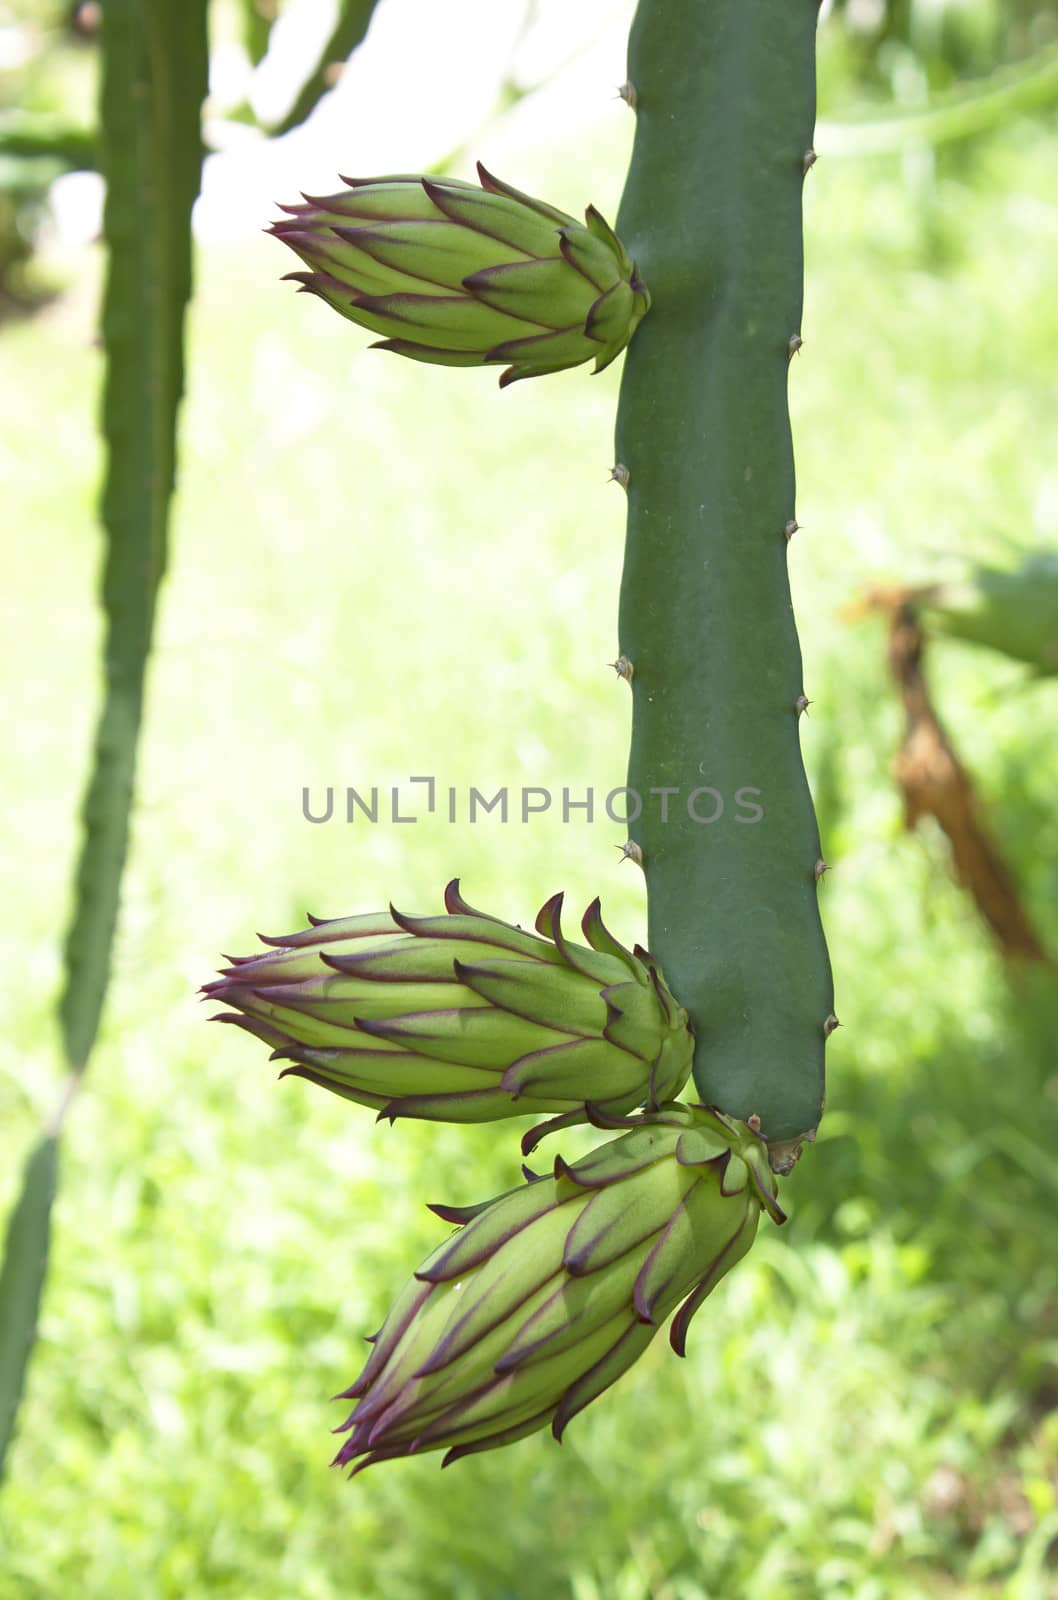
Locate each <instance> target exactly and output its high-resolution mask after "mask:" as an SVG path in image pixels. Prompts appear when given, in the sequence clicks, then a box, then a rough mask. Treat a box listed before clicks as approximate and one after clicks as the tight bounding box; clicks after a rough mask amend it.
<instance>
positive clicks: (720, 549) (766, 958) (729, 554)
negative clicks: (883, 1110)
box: [617, 0, 833, 1168]
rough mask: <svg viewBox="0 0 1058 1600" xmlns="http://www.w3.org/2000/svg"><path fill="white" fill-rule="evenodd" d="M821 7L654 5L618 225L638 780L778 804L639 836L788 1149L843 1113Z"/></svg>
mask: <svg viewBox="0 0 1058 1600" xmlns="http://www.w3.org/2000/svg"><path fill="white" fill-rule="evenodd" d="M817 12H818V7H817V4H816V0H759V3H758V4H757V5H754V6H747V5H746V4H745V0H711V3H710V4H709V5H708V6H705V7H703V6H701V5H700V4H699V3H698V0H641V4H640V6H639V10H638V12H637V15H636V20H635V24H634V27H633V30H632V37H631V42H630V51H629V74H628V75H629V80H630V82H631V83H632V84H633V85H634V89H635V97H634V98H635V104H636V113H635V114H636V119H637V120H636V136H635V147H634V151H633V156H632V164H631V170H630V172H629V177H628V183H627V186H626V189H625V194H624V199H623V201H622V205H621V212H620V220H619V227H620V231H621V235H622V238H623V239H624V240H625V241H626V244H627V246H628V248H629V249H630V251H631V253H632V254H633V255H634V256H635V257H636V259H637V261H638V263H639V265H640V268H641V270H642V272H643V274H644V276H645V277H646V278H647V279H648V281H649V282H650V286H651V291H652V294H653V310H652V312H651V315H650V316H649V317H648V318H647V319H646V321H645V322H644V323H643V325H642V327H641V328H640V330H639V332H638V334H637V337H636V339H635V341H634V343H633V344H632V345H631V347H630V349H629V352H628V357H627V363H626V367H625V372H624V378H623V383H622V387H621V400H620V411H619V416H618V424H617V460H618V461H619V462H620V463H621V465H622V466H623V467H624V468H626V469H627V494H628V543H627V551H626V560H625V571H624V579H623V584H622V591H621V617H620V652H621V655H622V657H624V658H625V659H626V660H628V661H629V662H630V663H631V664H632V667H633V669H634V675H633V676H632V677H631V690H632V696H633V733H632V752H631V760H630V769H629V770H630V776H629V783H630V785H631V787H632V788H633V789H634V790H636V791H637V792H639V793H640V794H642V795H644V796H647V795H648V794H649V793H650V791H651V790H652V789H661V788H664V787H666V786H672V787H673V788H678V789H680V790H682V792H683V793H684V794H686V793H687V790H688V787H691V788H693V787H694V786H695V785H702V786H706V785H708V786H711V787H713V788H715V789H716V790H717V791H719V793H720V794H722V795H724V794H730V793H732V792H735V791H737V790H739V789H740V788H745V789H752V790H755V791H757V794H756V796H755V800H756V803H757V804H758V805H759V807H760V809H761V812H762V815H761V817H760V819H759V820H758V821H757V822H755V823H754V822H747V821H742V820H738V819H736V818H735V817H734V816H728V815H727V814H725V815H724V816H722V817H721V818H720V819H718V820H717V821H716V822H715V823H713V824H712V825H703V824H702V823H700V822H698V821H696V820H694V819H693V818H692V817H691V816H690V815H689V813H688V811H687V809H686V808H685V807H676V806H675V805H674V806H673V807H672V808H671V810H670V812H669V816H668V820H667V821H663V820H662V809H661V807H660V806H650V805H644V808H643V812H642V816H641V818H640V820H639V821H637V822H636V823H634V824H633V825H632V829H631V831H632V834H633V838H634V841H635V843H637V844H638V845H639V846H640V848H641V850H642V856H643V866H644V870H645V873H646V881H647V890H648V896H649V926H650V935H649V942H650V947H651V950H652V951H653V953H654V954H655V955H656V957H657V959H658V960H659V961H660V963H661V964H662V966H663V968H664V970H665V973H666V977H667V979H668V981H669V983H670V984H671V985H672V988H673V991H674V993H675V994H676V995H677V996H678V997H679V999H680V1002H681V1004H683V1005H685V1006H686V1007H687V1009H688V1011H689V1013H690V1015H691V1019H692V1024H693V1026H694V1029H695V1033H696V1036H697V1037H696V1054H695V1066H694V1073H695V1080H696V1083H697V1086H698V1090H699V1093H700V1095H701V1097H702V1099H703V1100H704V1101H705V1102H706V1103H707V1104H710V1105H716V1106H719V1107H720V1108H721V1109H722V1110H724V1111H726V1112H728V1113H730V1114H731V1115H733V1116H736V1117H740V1118H742V1119H744V1120H745V1119H748V1118H749V1117H750V1116H753V1115H755V1116H758V1117H759V1118H760V1121H761V1126H762V1128H763V1132H764V1134H765V1137H766V1138H767V1139H768V1141H769V1143H770V1145H771V1148H772V1158H773V1161H774V1162H775V1163H776V1165H777V1166H778V1167H780V1168H782V1167H784V1166H786V1165H788V1164H789V1163H790V1161H791V1160H792V1159H793V1157H794V1156H795V1154H796V1150H797V1148H798V1142H799V1141H800V1140H801V1139H802V1138H804V1137H806V1136H811V1134H812V1132H813V1131H814V1129H815V1127H816V1125H817V1123H818V1121H819V1118H820V1115H821V1112H822V1101H823V1055H824V1042H825V1037H826V1034H827V1032H828V1031H830V1029H831V1028H832V1027H833V1015H832V1013H833V1001H832V987H831V975H830V964H829V960H828V956H827V950H826V944H825V941H824V938H823V932H822V927H821V924H820V917H819V910H818V905H817V896H818V893H819V884H820V881H821V880H820V877H819V875H818V873H817V864H818V863H820V862H821V861H822V855H823V852H822V851H821V849H820V845H819V837H818V830H817V827H816V821H815V815H814V812H813V807H812V800H811V796H810V794H809V790H808V785H807V781H806V778H805V773H804V767H803V764H802V760H801V752H800V743H799V735H798V723H799V721H800V707H801V702H802V697H803V696H804V694H805V684H804V683H803V681H802V675H801V656H800V649H799V645H798V639H797V632H796V628H795V625H794V619H793V612H792V609H791V603H790V588H789V580H788V576H787V552H788V547H789V543H790V534H791V533H792V532H793V531H794V529H795V528H796V508H795V500H794V470H793V451H792V445H791V436H790V422H789V414H788V408H787V394H786V389H787V368H788V364H789V361H790V358H791V355H792V354H793V353H795V352H796V350H797V349H798V348H799V345H800V330H801V303H802V280H803V256H802V236H801V188H802V183H803V181H804V175H805V173H806V171H807V169H808V168H809V167H810V165H811V161H810V159H808V157H809V153H810V150H811V144H812V129H813V120H814V114H815V30H816V17H817ZM700 814H705V813H700Z"/></svg>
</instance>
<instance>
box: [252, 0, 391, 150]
mask: <svg viewBox="0 0 1058 1600" xmlns="http://www.w3.org/2000/svg"><path fill="white" fill-rule="evenodd" d="M377 4H378V0H339V5H338V15H337V17H336V18H335V22H334V26H333V28H332V29H331V31H330V33H329V34H328V36H327V38H326V40H325V41H324V44H323V47H322V49H321V50H320V54H319V57H318V59H317V62H316V65H315V67H314V68H313V69H312V72H311V73H310V74H309V76H308V77H307V78H306V80H305V82H304V83H303V84H302V86H301V88H300V89H299V90H298V92H297V94H296V95H295V97H294V103H293V105H292V106H291V107H290V110H289V111H288V112H287V113H286V115H285V116H283V117H280V119H279V121H278V122H276V123H273V124H272V126H271V127H270V128H269V129H268V130H267V131H268V133H270V134H272V135H273V136H274V137H276V138H278V137H279V136H280V135H282V134H284V133H290V132H291V130H292V129H294V128H297V127H300V125H301V124H302V123H303V122H304V121H305V120H306V119H307V118H308V117H309V116H311V114H312V112H313V111H315V109H316V107H317V105H318V104H319V102H320V101H321V100H322V99H323V97H324V95H325V94H326V93H327V91H328V90H329V89H333V88H334V86H335V84H336V83H337V81H338V78H339V77H340V76H341V72H342V69H343V67H344V66H345V63H346V62H347V61H348V59H349V57H350V56H351V55H352V53H353V51H354V50H356V49H357V48H358V47H359V46H360V45H361V44H362V43H363V41H364V39H365V37H366V36H367V30H368V28H369V27H370V26H371V18H372V17H373V16H374V14H375V6H376V5H377Z"/></svg>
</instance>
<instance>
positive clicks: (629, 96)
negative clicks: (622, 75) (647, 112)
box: [617, 82, 639, 111]
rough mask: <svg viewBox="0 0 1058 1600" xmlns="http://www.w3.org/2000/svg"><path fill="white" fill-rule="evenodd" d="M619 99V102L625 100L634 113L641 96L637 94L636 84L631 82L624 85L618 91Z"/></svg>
mask: <svg viewBox="0 0 1058 1600" xmlns="http://www.w3.org/2000/svg"><path fill="white" fill-rule="evenodd" d="M617 98H618V99H619V100H623V101H624V103H625V105H626V106H627V107H628V109H629V110H630V111H634V110H635V108H636V105H637V104H638V101H639V96H638V95H637V94H636V86H635V84H634V83H629V82H625V83H622V84H621V86H620V88H619V89H618V91H617Z"/></svg>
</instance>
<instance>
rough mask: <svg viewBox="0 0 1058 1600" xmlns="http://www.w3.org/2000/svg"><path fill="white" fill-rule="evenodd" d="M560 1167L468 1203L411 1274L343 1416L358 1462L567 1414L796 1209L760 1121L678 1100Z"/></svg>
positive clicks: (479, 1441) (509, 1433)
mask: <svg viewBox="0 0 1058 1600" xmlns="http://www.w3.org/2000/svg"><path fill="white" fill-rule="evenodd" d="M629 1125H630V1126H631V1127H632V1131H631V1132H629V1133H626V1134H624V1135H623V1137H621V1138H618V1139H614V1140H611V1141H610V1142H609V1143H607V1144H604V1145H602V1146H600V1147H599V1148H598V1149H596V1150H594V1151H592V1153H591V1154H590V1155H588V1156H585V1157H584V1159H583V1160H581V1161H577V1162H575V1163H574V1164H573V1165H572V1166H568V1165H567V1164H566V1163H565V1162H564V1161H563V1160H562V1158H561V1157H559V1158H557V1159H556V1161H555V1167H554V1172H553V1174H552V1175H551V1176H548V1177H539V1178H531V1179H530V1180H529V1181H528V1182H526V1183H525V1184H523V1185H522V1187H521V1188H519V1189H514V1190H512V1191H511V1192H510V1193H509V1194H505V1195H501V1196H500V1197H499V1198H498V1199H496V1200H492V1201H490V1202H489V1203H488V1204H487V1205H484V1206H479V1207H476V1208H472V1209H471V1210H468V1211H459V1210H454V1209H451V1208H448V1207H442V1206H435V1207H433V1209H434V1210H435V1211H436V1212H437V1213H438V1214H439V1215H440V1216H441V1217H443V1218H444V1219H445V1220H447V1221H451V1222H455V1223H458V1224H462V1226H460V1228H459V1231H458V1232H457V1233H455V1234H454V1235H452V1236H450V1237H449V1238H448V1239H446V1240H445V1242H444V1243H443V1244H442V1245H441V1246H440V1247H439V1248H438V1249H436V1250H435V1251H434V1252H433V1253H432V1254H431V1255H430V1256H429V1257H428V1258H427V1260H426V1261H425V1262H424V1263H423V1265H422V1266H421V1267H420V1268H419V1270H418V1272H416V1274H415V1276H414V1278H413V1279H412V1281H411V1282H410V1283H409V1284H408V1285H407V1287H406V1288H405V1289H404V1291H403V1293H402V1294H401V1295H400V1297H399V1299H398V1300H397V1303H396V1305H395V1306H394V1307H393V1310H392V1311H391V1312H390V1314H389V1316H388V1317H387V1318H386V1321H385V1322H384V1324H383V1326H382V1328H381V1330H380V1331H379V1333H378V1334H377V1335H376V1336H375V1338H374V1339H373V1340H372V1351H371V1354H370V1356H369V1357H368V1360H367V1364H366V1366H365V1367H364V1370H363V1372H362V1373H361V1375H360V1377H359V1378H358V1380H357V1381H356V1383H354V1384H353V1385H352V1387H351V1388H349V1389H347V1390H345V1391H344V1393H343V1394H342V1395H340V1396H339V1398H340V1399H352V1400H355V1401H356V1405H355V1407H354V1409H353V1412H352V1415H351V1416H350V1417H349V1418H348V1419H347V1421H346V1422H345V1423H343V1424H342V1426H341V1427H340V1428H339V1429H338V1430H337V1431H338V1432H349V1438H348V1439H347V1440H346V1442H345V1444H344V1445H343V1446H342V1448H341V1450H340V1451H339V1452H338V1455H337V1456H336V1458H335V1463H334V1464H335V1465H337V1466H348V1465H349V1464H350V1463H353V1464H354V1465H353V1471H354V1472H358V1471H360V1470H361V1469H362V1468H363V1467H367V1466H371V1465H372V1464H373V1463H374V1462H376V1461H385V1460H387V1459H390V1458H391V1457H394V1456H407V1455H412V1454H415V1453H417V1452H420V1451H423V1452H425V1451H427V1450H446V1451H447V1454H446V1456H445V1458H444V1462H443V1465H446V1466H447V1464H448V1463H449V1462H450V1461H454V1460H456V1459H457V1458H458V1457H459V1456H464V1455H470V1454H473V1453H474V1452H475V1451H478V1450H488V1449H492V1448H494V1447H495V1446H497V1445H501V1444H507V1443H511V1442H513V1441H514V1440H515V1439H520V1438H523V1437H524V1436H525V1435H526V1434H529V1433H533V1432H535V1431H536V1430H537V1429H538V1428H542V1427H544V1426H545V1425H546V1424H547V1423H550V1424H551V1431H552V1433H553V1434H554V1436H555V1438H556V1439H561V1437H562V1433H563V1430H564V1429H565V1427H566V1424H567V1423H568V1422H569V1420H570V1418H571V1417H573V1416H575V1415H576V1414H577V1412H578V1411H580V1410H582V1409H583V1408H584V1407H585V1406H586V1405H588V1404H589V1402H590V1401H592V1400H594V1399H595V1398H596V1397H597V1396H598V1395H600V1394H602V1392H603V1390H604V1389H608V1388H609V1387H610V1385H611V1384H612V1383H614V1382H615V1381H616V1380H617V1379H618V1378H619V1377H620V1376H621V1374H622V1373H623V1372H624V1371H625V1370H626V1369H627V1368H628V1367H630V1366H631V1365H632V1363H633V1362H634V1361H635V1360H636V1359H637V1358H638V1357H639V1356H640V1355H641V1354H642V1353H643V1351H644V1350H645V1349H646V1347H647V1345H648V1344H649V1343H650V1341H651V1340H652V1339H653V1337H654V1335H655V1333H656V1332H657V1330H658V1328H659V1326H660V1325H661V1323H662V1322H664V1320H665V1318H666V1317H667V1316H668V1315H669V1313H670V1312H671V1311H673V1310H674V1309H675V1308H676V1306H678V1305H679V1304H680V1302H681V1301H682V1302H683V1304H682V1306H681V1308H680V1310H679V1312H678V1314H677V1316H676V1318H675V1320H674V1321H673V1324H672V1328H671V1331H670V1342H671V1344H672V1347H673V1349H674V1350H675V1351H676V1352H677V1354H678V1355H682V1354H683V1351H684V1344H685V1340H686V1336H687V1327H688V1324H689V1322H690V1319H691V1317H692V1316H693V1315H694V1312H695V1311H696V1310H697V1308H698V1306H700V1305H701V1303H702V1301H703V1300H704V1299H705V1298H706V1296H707V1295H708V1294H709V1293H710V1291H711V1290H712V1289H713V1288H715V1286H716V1284H717V1283H718V1282H719V1281H720V1279H721V1278H722V1277H723V1275H724V1273H725V1272H727V1271H729V1270H730V1268H731V1267H733V1266H734V1264H735V1262H736V1261H739V1260H740V1259H741V1257H742V1256H744V1255H745V1253H746V1251H747V1250H748V1249H749V1247H750V1245H751V1244H752V1242H753V1239H754V1236H755V1234H756V1229H757V1223H758V1221H759V1219H760V1213H761V1210H762V1209H765V1210H767V1211H768V1212H769V1214H770V1215H771V1216H772V1217H773V1218H774V1219H775V1220H776V1221H777V1222H781V1221H783V1220H784V1218H783V1213H782V1211H781V1210H780V1208H779V1206H778V1203H777V1200H776V1194H777V1184H776V1181H775V1179H774V1177H773V1176H772V1173H771V1171H770V1169H769V1166H768V1155H767V1149H766V1147H765V1145H764V1142H763V1140H762V1139H761V1137H760V1135H759V1134H757V1133H755V1132H754V1131H753V1130H752V1129H751V1128H749V1127H748V1126H747V1125H746V1124H745V1123H742V1122H736V1121H734V1120H733V1119H732V1118H729V1117H725V1116H722V1115H721V1114H720V1113H718V1112H714V1111H708V1110H705V1109H704V1108H702V1107H699V1106H695V1107H688V1106H683V1105H675V1104H674V1105H668V1106H665V1107H664V1108H663V1109H662V1111H661V1112H659V1113H657V1114H655V1115H647V1116H645V1117H642V1118H637V1119H630V1123H629Z"/></svg>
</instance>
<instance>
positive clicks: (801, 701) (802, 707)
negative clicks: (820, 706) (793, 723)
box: [794, 694, 812, 717]
mask: <svg viewBox="0 0 1058 1600" xmlns="http://www.w3.org/2000/svg"><path fill="white" fill-rule="evenodd" d="M811 704H812V702H811V700H809V698H808V696H807V695H806V694H799V695H798V696H797V699H796V700H795V701H794V710H795V711H796V712H797V715H798V716H799V717H803V716H804V714H805V712H806V711H807V710H808V708H809V706H810V705H811Z"/></svg>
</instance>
